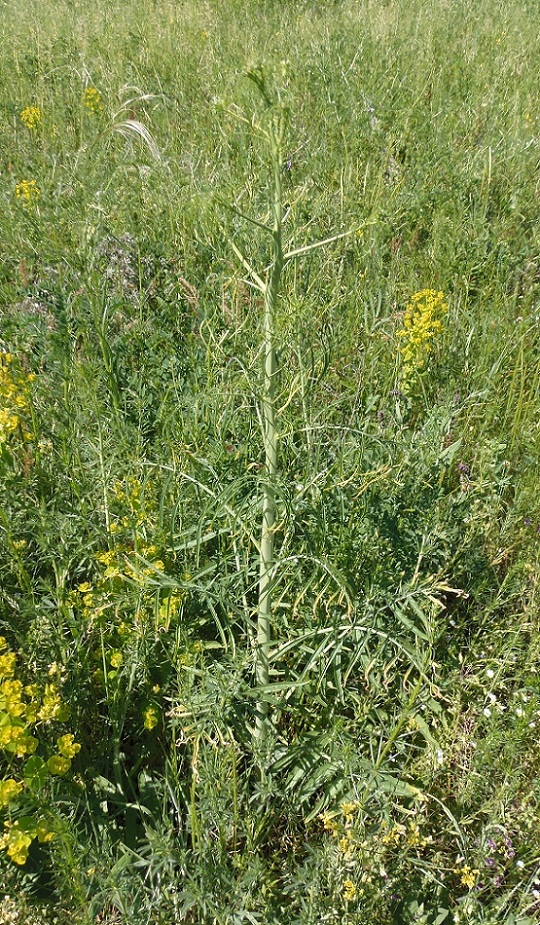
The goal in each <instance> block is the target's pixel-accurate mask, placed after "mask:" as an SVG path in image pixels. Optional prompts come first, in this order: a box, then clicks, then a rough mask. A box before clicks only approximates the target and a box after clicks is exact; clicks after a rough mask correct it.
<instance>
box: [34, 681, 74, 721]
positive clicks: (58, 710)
mask: <svg viewBox="0 0 540 925" xmlns="http://www.w3.org/2000/svg"><path fill="white" fill-rule="evenodd" d="M38 717H39V719H40V720H41V721H42V722H44V723H48V722H50V721H51V720H52V719H57V720H60V722H63V721H64V720H66V719H68V717H69V708H68V707H67V706H66V704H64V703H62V698H61V697H60V694H59V693H58V689H57V687H56V684H46V685H45V694H44V696H43V702H42V704H41V709H40V711H39V713H38Z"/></svg>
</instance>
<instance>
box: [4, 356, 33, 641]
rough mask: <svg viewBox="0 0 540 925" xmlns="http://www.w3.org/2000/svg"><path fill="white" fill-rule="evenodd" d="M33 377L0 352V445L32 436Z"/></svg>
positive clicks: (10, 357) (11, 358)
mask: <svg viewBox="0 0 540 925" xmlns="http://www.w3.org/2000/svg"><path fill="white" fill-rule="evenodd" d="M34 379H35V376H34V375H33V373H30V374H27V373H23V372H22V371H21V370H19V369H17V366H16V363H15V358H14V357H13V355H12V354H11V353H6V352H0V447H1V446H2V444H4V443H6V442H7V441H8V440H9V438H10V437H11V436H12V435H14V434H16V433H18V434H19V436H20V437H22V439H23V440H30V439H31V438H32V435H31V434H30V433H29V431H28V428H27V427H26V426H25V425H26V422H27V420H28V419H29V417H30V415H31V408H30V384H31V383H32V382H33V380H34ZM2 639H3V637H2ZM3 642H4V644H3V645H0V649H3V648H5V639H4V640H3Z"/></svg>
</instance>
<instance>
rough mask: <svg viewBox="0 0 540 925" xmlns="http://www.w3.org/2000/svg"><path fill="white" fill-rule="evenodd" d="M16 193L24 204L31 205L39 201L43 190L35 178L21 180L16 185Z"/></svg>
mask: <svg viewBox="0 0 540 925" xmlns="http://www.w3.org/2000/svg"><path fill="white" fill-rule="evenodd" d="M15 195H16V197H17V199H18V200H19V201H20V202H21V203H22V204H23V206H31V205H33V204H34V203H36V202H37V201H38V199H39V197H40V196H41V192H40V190H39V187H38V185H37V183H36V181H35V180H21V181H20V183H17V186H16V187H15Z"/></svg>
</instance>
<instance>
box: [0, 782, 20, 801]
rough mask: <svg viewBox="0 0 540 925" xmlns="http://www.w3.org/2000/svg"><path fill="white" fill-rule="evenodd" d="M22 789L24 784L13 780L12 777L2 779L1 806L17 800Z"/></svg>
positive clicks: (0, 785)
mask: <svg viewBox="0 0 540 925" xmlns="http://www.w3.org/2000/svg"><path fill="white" fill-rule="evenodd" d="M22 789H23V785H22V784H21V783H20V782H18V781H16V780H13V778H12V777H8V779H7V780H2V781H0V806H7V805H8V803H11V802H12V801H13V800H16V799H17V797H18V795H19V793H20V792H21V790H22Z"/></svg>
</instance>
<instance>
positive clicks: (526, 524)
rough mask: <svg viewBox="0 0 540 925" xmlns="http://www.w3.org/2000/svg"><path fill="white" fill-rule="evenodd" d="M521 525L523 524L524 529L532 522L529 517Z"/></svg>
mask: <svg viewBox="0 0 540 925" xmlns="http://www.w3.org/2000/svg"><path fill="white" fill-rule="evenodd" d="M523 523H524V524H525V526H526V527H530V526H531V524H532V520H531V518H530V517H526V518H525V520H524V521H523Z"/></svg>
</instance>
